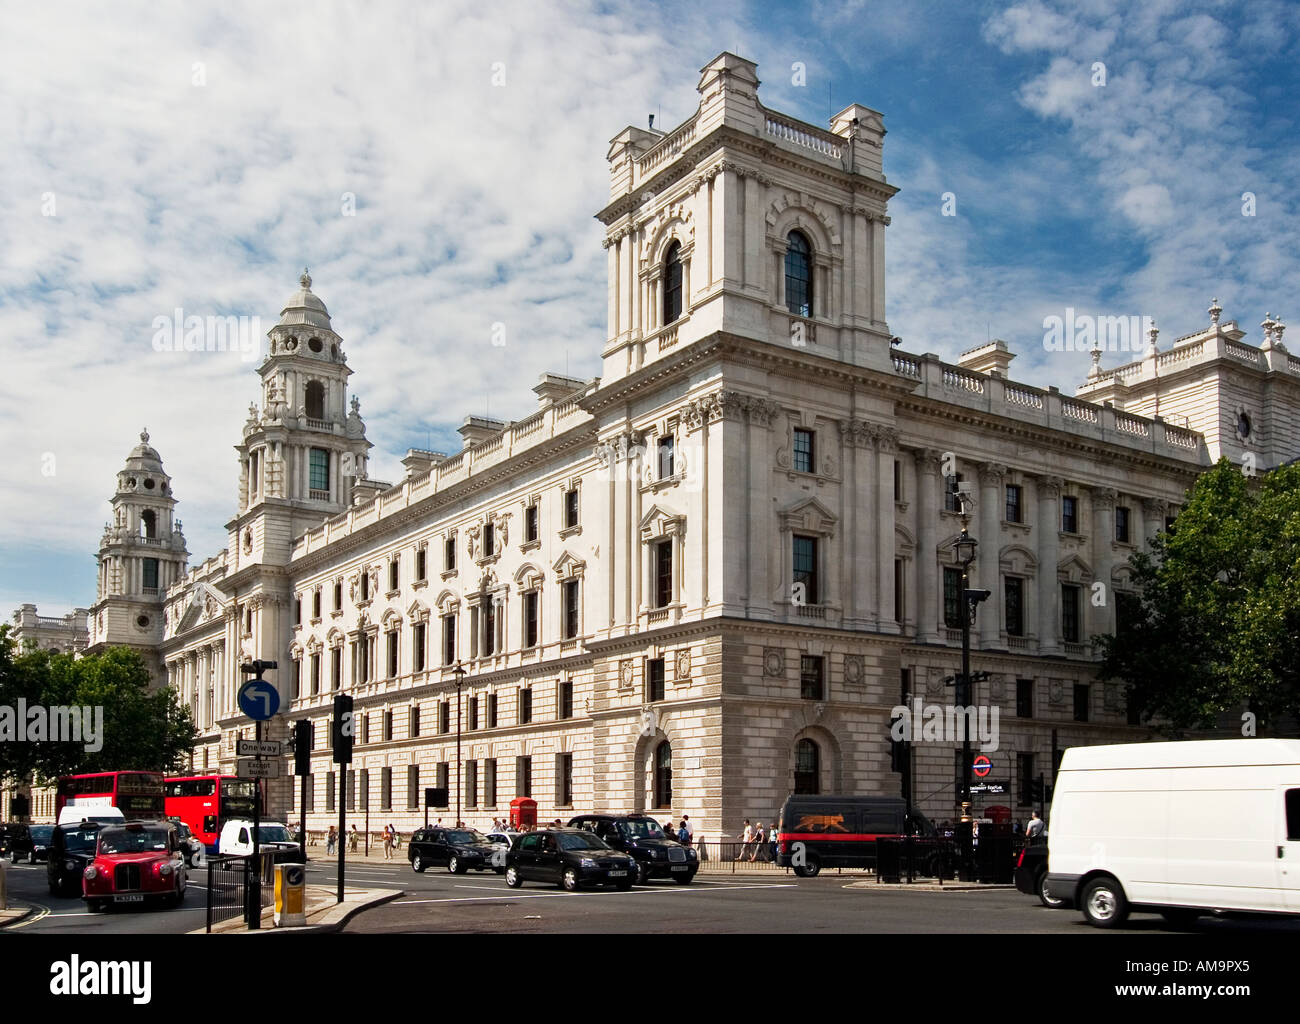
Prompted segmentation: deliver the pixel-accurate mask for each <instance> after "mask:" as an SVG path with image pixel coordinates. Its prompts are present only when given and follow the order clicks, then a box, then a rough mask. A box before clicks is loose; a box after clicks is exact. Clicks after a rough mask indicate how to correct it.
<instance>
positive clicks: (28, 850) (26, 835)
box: [9, 825, 54, 864]
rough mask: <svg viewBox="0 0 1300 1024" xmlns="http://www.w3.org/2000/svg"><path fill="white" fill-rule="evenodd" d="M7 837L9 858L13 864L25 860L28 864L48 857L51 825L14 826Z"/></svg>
mask: <svg viewBox="0 0 1300 1024" xmlns="http://www.w3.org/2000/svg"><path fill="white" fill-rule="evenodd" d="M11 827H12V828H13V829H14V831H13V832H12V833H11V834H10V836H9V858H10V860H12V861H13V862H14V863H15V864H17V863H18V862H19V861H20V860H24V859H25V860H26V861H27V863H28V864H35V863H36V862H37V861H40V860H46V859H47V858H48V857H49V855H50V836H51V835H52V834H53V832H54V826H53V825H14V826H11Z"/></svg>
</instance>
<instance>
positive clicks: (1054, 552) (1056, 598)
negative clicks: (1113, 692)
mask: <svg viewBox="0 0 1300 1024" xmlns="http://www.w3.org/2000/svg"><path fill="white" fill-rule="evenodd" d="M1064 483H1065V481H1063V480H1062V479H1061V478H1060V477H1059V476H1041V477H1039V478H1038V530H1037V533H1038V550H1037V556H1038V652H1039V654H1060V653H1061V641H1060V636H1059V634H1060V632H1061V614H1060V603H1061V588H1060V584H1059V581H1058V580H1057V578H1056V567H1057V564H1058V563H1059V562H1060V560H1061V487H1062V486H1063V485H1064Z"/></svg>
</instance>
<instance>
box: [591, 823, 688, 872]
mask: <svg viewBox="0 0 1300 1024" xmlns="http://www.w3.org/2000/svg"><path fill="white" fill-rule="evenodd" d="M569 828H582V829H586V830H587V831H588V832H594V833H595V834H596V835H598V836H599V837H600V838H601V839H603V840H604V841H605V843H606V844H607V845H608V846H609V847H610V849H613V850H618V851H620V852H621V853H626V854H628V856H630V857H632V858H633V859H634V860H635V861H636V868H637V874H636V879H635V880H636V882H637V883H638V884H642V885H644V884H645V883H646V882H648V881H649V880H650V879H652V878H671V879H672V880H673V881H674V882H677V883H678V884H679V885H690V883H691V882H692V880H693V879H694V878H695V872H697V871H698V870H699V869H700V859H699V855H698V854H696V852H695V851H694V850H693V849H691V848H690V847H689V846H683V845H682V844H681V843H679V842H678V841H677V840H676V839H673V838H671V837H670V836H669V835H668V834H667V833H665V832H664V830H663V829H662V828H660V827H659V822H657V821H656V820H655V819H654V818H651V817H649V816H648V815H645V814H579V815H578V816H576V817H574V818H571V819H569Z"/></svg>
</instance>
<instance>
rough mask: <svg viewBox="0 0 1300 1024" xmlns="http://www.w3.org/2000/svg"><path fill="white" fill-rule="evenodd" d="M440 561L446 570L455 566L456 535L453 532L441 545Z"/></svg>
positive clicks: (449, 570) (450, 569)
mask: <svg viewBox="0 0 1300 1024" xmlns="http://www.w3.org/2000/svg"><path fill="white" fill-rule="evenodd" d="M442 562H443V566H444V567H445V568H446V570H447V571H448V572H451V571H452V570H453V569H454V568H456V535H455V534H454V533H453V534H452V535H451V536H450V537H448V538H447V540H446V541H445V542H444V543H443V545H442Z"/></svg>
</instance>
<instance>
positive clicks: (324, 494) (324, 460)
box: [307, 448, 330, 501]
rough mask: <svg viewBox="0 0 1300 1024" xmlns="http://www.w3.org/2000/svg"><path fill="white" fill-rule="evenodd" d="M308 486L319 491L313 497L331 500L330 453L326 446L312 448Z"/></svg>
mask: <svg viewBox="0 0 1300 1024" xmlns="http://www.w3.org/2000/svg"><path fill="white" fill-rule="evenodd" d="M307 486H308V487H309V488H310V489H311V490H313V491H315V492H317V493H315V494H313V495H311V497H313V498H320V499H324V500H327V501H328V500H329V496H330V453H329V452H328V451H326V450H325V449H324V448H313V449H312V450H311V457H310V465H309V468H308V481H307Z"/></svg>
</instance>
